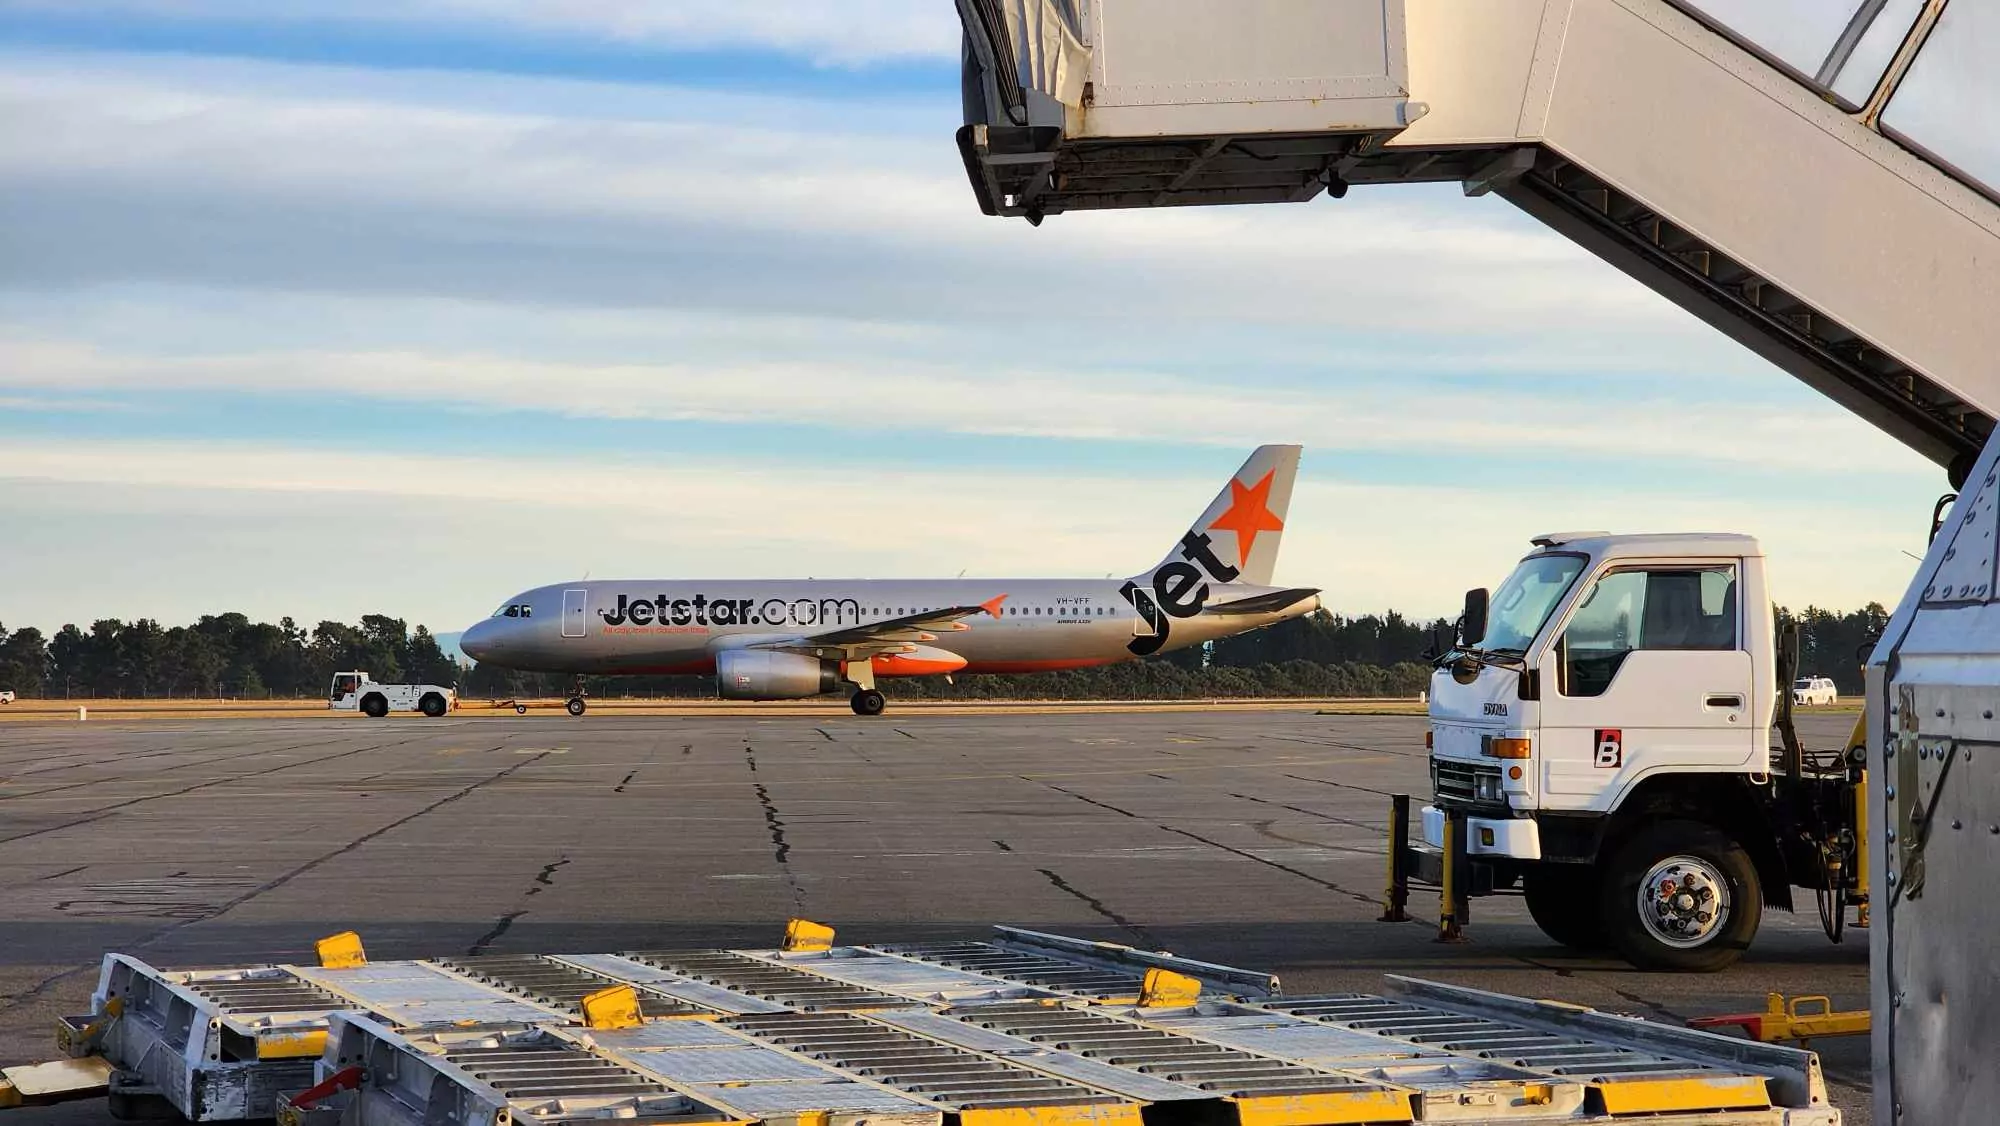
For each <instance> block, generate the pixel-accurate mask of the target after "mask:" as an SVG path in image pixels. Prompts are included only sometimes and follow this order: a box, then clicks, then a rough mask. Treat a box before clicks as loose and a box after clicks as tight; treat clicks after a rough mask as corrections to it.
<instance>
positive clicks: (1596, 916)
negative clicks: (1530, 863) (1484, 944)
mask: <svg viewBox="0 0 2000 1126" xmlns="http://www.w3.org/2000/svg"><path fill="white" fill-rule="evenodd" d="M1600 882H1601V881H1600V879H1599V876H1598V872H1597V869H1596V868H1593V867H1589V866H1586V865H1582V864H1538V865H1536V866H1535V867H1533V868H1530V869H1528V871H1527V873H1526V874H1525V875H1523V876H1522V877H1521V891H1522V894H1523V896H1524V897H1525V898H1526V899H1527V901H1528V914H1529V915H1531V916H1533V917H1534V920H1535V925H1536V926H1538V927H1540V928H1542V933H1543V934H1545V935H1548V936H1549V937H1550V938H1551V939H1553V940H1555V941H1556V942H1560V943H1562V944H1563V945H1564V946H1567V947H1569V948H1570V949H1572V950H1602V949H1604V948H1605V947H1606V946H1608V945H1610V943H1609V940H1608V939H1607V938H1606V937H1605V933H1604V913H1603V911H1602V910H1601V908H1600V904H1601V903H1602V901H1603V898H1604V896H1603V888H1602V887H1600V886H1599V885H1600Z"/></svg>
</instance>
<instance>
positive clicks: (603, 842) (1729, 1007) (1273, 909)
mask: <svg viewBox="0 0 2000 1126" xmlns="http://www.w3.org/2000/svg"><path fill="white" fill-rule="evenodd" d="M1851 724H1852V717H1851V716H1850V715H1839V714H1830V715H1817V716H1813V715H1809V716H1808V717H1807V718H1806V719H1805V721H1804V730H1805V734H1806V736H1807V740H1808V742H1809V743H1812V744H1814V745H1821V744H1824V745H1827V746H1833V745H1837V744H1838V743H1839V742H1840V741H1841V739H1842V738H1843V737H1844V735H1845V734H1846V731H1847V729H1848V727H1849V726H1850V725H1851ZM1423 730H1424V725H1423V721H1422V720H1421V719H1418V718H1411V717H1395V716H1329V715H1316V714H1313V713H1312V712H1311V711H1310V710H1299V711H1283V710H1269V711H1226V712H1225V711H1216V712H1212V713H1204V712H1174V713H1158V714H1146V713H1140V714H1118V715H1101V714H1066V713H1063V712H1060V711H1057V712H1054V713H1051V714H1016V713H996V714H991V715H962V714H954V715H937V714H930V715H924V714H903V715H898V714H896V713H894V712H891V713H890V714H889V715H886V716H883V717H881V718H879V719H874V720H861V719H856V718H843V719H828V718H824V717H804V716H798V715H770V716H760V715H757V714H754V713H753V714H750V715H728V716H691V717H643V718H640V717H625V716H615V715H604V716H599V715H592V716H587V717H585V718H584V719H582V720H572V719H570V718H568V717H566V716H549V715H540V714H530V715H528V716H524V717H512V716H507V717H492V718H464V719H459V718H452V719H443V720H423V719H420V718H410V719H395V720H389V721H370V720H367V719H364V718H361V717H358V716H344V717H338V718H331V717H330V718H326V719H284V720H223V721H165V722H144V723H129V724H127V723H120V724H98V723H94V722H93V723H89V724H77V723H66V724H53V723H52V724H46V725H43V724H32V723H31V724H17V725H9V726H7V727H5V728H0V1063H21V1062H27V1061H31V1060H38V1059H44V1058H47V1057H48V1056H49V1055H50V1054H51V1050H50V1032H51V1029H52V1027H53V1024H54V1019H55V1017H56V1016H57V1015H58V1014H60V1013H65V1012H82V1011H85V1010H86V1009H87V1008H88V998H89V994H90V990H91V987H92V985H93V984H94V981H95V975H96V967H97V965H98V963H99V961H100V959H101V957H102V955H103V954H104V953H105V952H106V951H122V952H126V953H131V954H135V955H138V956H140V957H142V958H145V959H146V960H148V961H150V962H153V963H155V964H159V965H169V966H188V965H221V964H230V963H243V962H265V961H293V960H296V961H310V960H311V958H312V943H313V941H314V940H315V939H317V938H319V937H321V936H324V935H327V934H331V933H334V932H337V931H342V930H348V929H353V930H357V931H359V932H360V933H361V935H362V936H363V939H364V941H365V942H366V944H367V947H368V951H369V953H370V955H371V956H372V957H375V958H378V959H379V958H413V957H423V956H427V955H437V954H465V953H481V952H489V951H491V952H528V951H540V952H581V951H598V950H620V949H633V948H650V949H660V948H666V947H682V948H699V947H717V946H730V945H769V944H771V943H772V942H774V941H775V939H776V937H777V935H778V933H779V931H780V929H781V928H782V926H783V924H784V921H785V920H786V919H787V918H789V917H791V916H795V915H800V916H805V917H809V918H812V919H816V920H819V921H821V922H825V923H828V924H831V925H833V926H835V927H837V928H838V929H839V932H840V937H841V939H842V940H843V941H853V942H869V941H903V940H913V939H921V938H939V937H979V936H980V935H981V934H982V933H983V932H984V931H985V929H986V928H987V927H988V926H989V925H990V924H993V923H1011V924H1017V925H1022V926H1028V927H1033V928H1037V929H1041V930H1050V931H1057V932H1062V933H1071V934H1078V935H1085V936H1091V937H1101V938H1108V939H1113V940H1116V941H1120V942H1127V943H1132V944H1135V945H1140V946H1144V947H1147V948H1155V949H1158V948H1166V949H1172V950H1173V951H1175V952H1176V953H1180V954H1184V955H1189V956H1193V957H1198V958H1204V959H1210V960H1214V961H1220V962H1227V963H1232V964H1236V965H1242V966H1248V967H1254V968H1259V969H1269V970H1274V971H1277V972H1278V973H1280V974H1281V975H1282V977H1283V980H1284V984H1285V988H1286V991H1287V992H1293V993H1299V992H1317V991H1324V990H1350V989H1351V990H1360V991H1371V992H1372V991H1379V990H1380V988H1381V980H1380V979H1381V975H1383V974H1385V973H1397V974H1407V975H1413V976H1418V977H1428V978H1433V979H1437V980H1441V981H1447V982H1454V983H1460V984H1466V985H1473V986H1477V987H1480V988H1484V989H1490V990H1496V991H1500V992H1505V993H1513V994H1520V995H1524V996H1528V997H1537V998H1553V999H1558V1000H1563V1001H1569V1002H1573V1003H1576V1004H1582V1005H1589V1006H1593V1007H1596V1008H1600V1009H1607V1010H1612V1011H1618V1012H1626V1013H1633V1014H1637V1015H1641V1016H1645V1017H1648V1018H1650V1019H1656V1020H1661V1021H1672V1022H1680V1021H1684V1020H1685V1019H1687V1018H1688V1017H1691V1016H1698V1015H1705V1014H1713V1013H1718V1012H1733V1011H1745V1010H1752V1009H1759V1008H1761V1007H1762V1006H1763V1003H1764V997H1765V994H1766V993H1767V992H1771V991H1777V992H1784V993H1788V994H1789V993H1811V994H1828V995H1830V996H1831V997H1832V999H1833V1001H1834V1003H1835V1005H1836V1006H1839V1007H1853V1008H1865V1007H1866V1005H1867V1000H1868V997H1867V992H1868V982H1867V958H1868V941H1867V934H1866V932H1854V931H1850V932H1849V934H1848V938H1847V940H1846V942H1845V943H1844V944H1842V945H1839V946H1835V945H1832V944H1830V943H1829V942H1828V941H1827V940H1826V938H1825V937H1824V936H1823V935H1822V934H1821V933H1820V926H1819V921H1818V918H1817V916H1816V915H1814V914H1813V913H1812V912H1811V910H1810V908H1809V907H1808V909H1807V910H1806V911H1805V912H1804V913H1801V914H1799V915H1787V914H1784V913H1779V912H1771V913H1767V914H1766V916H1765V921H1764V927H1763V931H1762V932H1761V934H1760V936H1759V937H1758V940H1757V942H1756V944H1755V945H1754V946H1753V948H1752V949H1751V951H1750V952H1749V954H1748V955H1747V956H1746V957H1745V958H1744V959H1743V961H1742V962H1741V963H1739V964H1738V965H1737V966H1735V967H1733V968H1731V969H1730V970H1728V971H1725V972H1723V973H1720V974H1714V975H1687V976H1683V975H1665V974H1647V973H1639V972H1636V971H1633V970H1632V969H1630V968H1629V967H1626V966H1624V965H1623V964H1622V963H1620V962H1617V961H1615V960H1612V959H1609V958H1602V957H1587V956H1582V955H1578V954H1576V953H1575V952H1572V951H1569V950H1567V949H1565V948H1563V947H1560V946H1557V945H1555V944H1554V943H1552V942H1550V941H1548V940H1547V939H1546V938H1544V937H1543V936H1542V935H1541V933H1540V932H1539V931H1538V930H1536V928H1535V927H1534V925H1533V924H1532V923H1531V922H1530V921H1529V920H1528V917H1527V913H1526V910H1525V909H1524V908H1523V906H1522V905H1521V903H1520V901H1519V900H1517V899H1506V898H1496V899H1484V900H1479V901H1476V902H1475V904H1474V907H1473V920H1472V926H1471V930H1470V935H1471V941H1469V942H1467V943H1465V944H1463V945H1441V944H1438V943H1435V942H1433V941H1432V937H1433V926H1432V924H1431V922H1429V921H1425V920H1428V919H1434V918H1435V911H1436V901H1435V898H1434V897H1430V896H1422V895H1420V896H1419V897H1418V898H1417V899H1416V901H1415V902H1414V903H1413V913H1414V914H1416V915H1418V916H1419V917H1420V921H1417V922H1412V923H1405V924H1387V923H1379V922H1376V921H1375V919H1376V916H1377V915H1378V914H1379V913H1380V910H1381V907H1380V903H1379V899H1380V896H1381V893H1382V882H1383V868H1384V864H1383V847H1384V840H1385V831H1386V823H1387V812H1388V798H1389V795H1391V794H1394V793H1399V792H1401V793H1413V794H1422V793H1424V792H1425V791H1426V790H1427V789H1428V773H1427V768H1426V763H1425V752H1424V747H1423ZM1816 1047H1818V1048H1819V1049H1820V1050H1821V1051H1822V1054H1823V1057H1824V1060H1825V1063H1826V1066H1827V1071H1828V1076H1829V1079H1830V1081H1831V1082H1832V1084H1833V1086H1834V1088H1835V1097H1836V1100H1837V1102H1838V1103H1839V1104H1840V1105H1841V1106H1843V1108H1845V1109H1847V1110H1848V1112H1849V1118H1848V1121H1849V1122H1850V1123H1865V1122H1867V1121H1868V1119H1867V1113H1866V1106H1865V1104H1866V1098H1867V1094H1866V1091H1867V1084H1868V1063H1867V1044H1866V1043H1865V1042H1864V1041H1863V1040H1860V1039H1849V1040H1829V1041H1823V1042H1821V1043H1820V1044H1819V1045H1816ZM16 1117H17V1119H18V1126H56V1124H58V1123H60V1124H62V1126H70V1124H82V1123H96V1122H99V1121H102V1120H104V1115H103V1112H102V1108H101V1106H98V1105H95V1104H85V1105H82V1106H78V1107H65V1108H54V1109H40V1110H27V1111H22V1112H17V1116H16Z"/></svg>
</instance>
